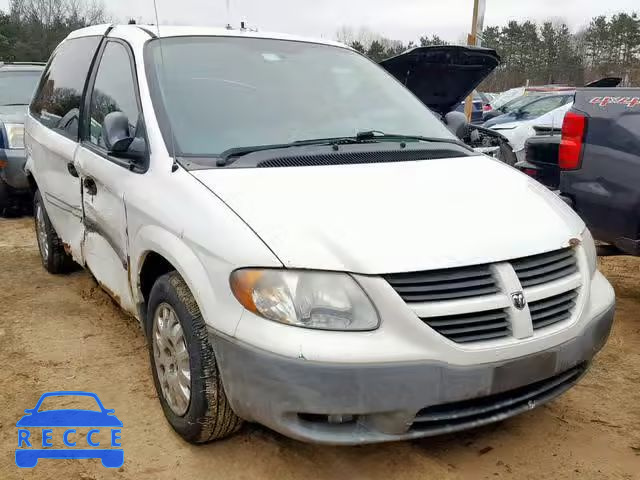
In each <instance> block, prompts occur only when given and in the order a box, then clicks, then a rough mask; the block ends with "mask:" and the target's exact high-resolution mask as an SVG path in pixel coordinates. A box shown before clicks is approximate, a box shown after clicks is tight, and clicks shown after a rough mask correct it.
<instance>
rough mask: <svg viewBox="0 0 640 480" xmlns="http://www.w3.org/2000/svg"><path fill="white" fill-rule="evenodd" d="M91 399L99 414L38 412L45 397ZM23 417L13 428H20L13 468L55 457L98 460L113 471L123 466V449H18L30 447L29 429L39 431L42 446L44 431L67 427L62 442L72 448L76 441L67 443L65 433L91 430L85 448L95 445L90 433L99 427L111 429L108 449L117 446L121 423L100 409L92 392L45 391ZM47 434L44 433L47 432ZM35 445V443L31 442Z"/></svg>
mask: <svg viewBox="0 0 640 480" xmlns="http://www.w3.org/2000/svg"><path fill="white" fill-rule="evenodd" d="M74 396H81V397H91V398H93V399H94V400H95V401H96V403H97V405H98V407H99V409H100V411H97V410H80V409H58V410H45V411H40V407H41V405H42V402H43V401H44V400H45V399H46V398H48V397H74ZM25 413H26V415H25V416H23V417H22V418H21V419H20V420H18V422H17V423H16V426H17V427H19V428H20V430H19V432H18V447H19V448H18V449H16V465H18V466H19V467H22V468H31V467H35V466H36V464H37V463H38V459H40V458H56V459H73V458H99V459H100V460H101V461H102V465H104V466H105V467H109V468H117V467H120V466H122V464H123V463H124V450H123V449H122V448H84V449H83V448H20V447H22V446H24V445H26V446H27V447H31V442H30V441H29V438H30V434H31V433H33V431H32V429H35V428H37V429H40V428H42V429H43V430H42V435H43V440H42V443H43V445H44V444H45V440H48V439H50V438H51V437H50V436H49V437H46V435H48V434H50V432H51V431H49V430H44V429H45V428H46V429H48V428H52V427H68V428H69V430H66V431H65V434H64V443H65V445H67V446H69V447H74V446H75V445H76V442H74V443H69V441H68V432H69V433H75V430H74V428H76V427H77V428H83V427H91V428H92V430H90V431H89V433H88V434H87V443H88V446H98V445H99V444H98V443H95V442H93V440H92V432H94V433H98V432H100V428H108V429H112V430H111V433H112V435H111V438H112V441H111V446H112V447H113V446H114V445H115V446H120V444H119V443H117V441H116V440H117V439H119V438H120V436H119V434H120V430H119V429H120V428H121V427H122V422H121V421H120V420H119V419H118V417H116V416H115V415H114V410H110V409H106V408H104V405H102V402H101V401H100V399H99V398H98V396H97V395H96V394H95V393H90V392H75V391H63V392H49V393H45V394H44V395H42V396H41V397H40V400H38V403H37V404H36V406H35V407H34V408H32V409H27V410H25ZM47 432H48V433H47ZM33 442H34V444H35V440H34V441H33Z"/></svg>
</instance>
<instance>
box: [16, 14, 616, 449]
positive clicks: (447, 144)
mask: <svg viewBox="0 0 640 480" xmlns="http://www.w3.org/2000/svg"><path fill="white" fill-rule="evenodd" d="M381 132H386V134H383V133H381ZM26 145H27V153H28V160H27V165H26V170H27V173H28V176H29V181H30V183H31V186H32V189H33V192H34V206H35V227H36V233H37V239H38V245H39V248H40V253H41V255H42V261H43V264H44V266H45V268H46V269H47V270H48V271H49V272H51V273H62V272H65V271H68V270H69V269H70V268H72V267H73V265H72V263H73V262H75V263H77V264H80V265H82V266H83V267H85V268H86V269H88V270H89V271H90V272H91V273H92V274H93V275H94V276H95V278H96V279H97V281H98V282H99V283H100V284H101V285H102V286H103V287H104V289H105V290H106V291H107V292H108V293H109V294H110V295H111V296H112V297H113V299H114V300H115V301H116V302H118V303H119V304H120V305H121V307H122V308H123V309H124V310H125V311H127V312H128V313H129V314H130V315H132V316H134V317H135V318H137V319H138V320H139V321H140V323H141V325H142V326H143V328H144V331H145V332H146V335H147V338H148V340H149V342H148V343H149V354H150V361H151V364H152V372H153V378H154V381H155V385H156V389H157V391H158V396H159V399H160V402H161V404H162V408H163V410H164V413H165V415H166V417H167V419H168V421H169V422H170V423H171V425H172V427H173V428H174V429H175V430H176V431H177V432H178V433H179V434H180V435H182V437H184V438H185V439H186V440H188V441H190V442H194V443H199V442H206V441H209V440H212V439H217V438H222V437H224V436H226V435H228V434H230V433H232V432H234V431H236V430H237V429H238V428H239V426H240V424H241V423H242V420H243V419H244V420H248V421H255V422H260V423H262V424H264V425H267V426H269V427H271V428H272V429H274V430H277V431H279V432H281V433H283V434H285V435H288V436H290V437H293V438H297V439H301V440H308V441H315V442H323V443H331V444H359V443H369V442H379V441H389V440H398V439H408V438H415V437H422V436H427V435H435V434H440V433H444V432H452V431H457V430H462V429H466V428H470V427H475V426H478V425H483V424H487V423H490V422H495V421H498V420H502V419H504V418H507V417H510V416H512V415H515V414H517V413H520V412H524V411H527V410H529V409H531V408H533V407H535V406H537V405H540V404H542V403H544V402H547V401H549V400H551V399H553V398H555V397H556V396H557V395H559V394H561V393H562V392H564V391H566V390H567V389H568V388H570V387H571V386H572V385H574V384H575V383H576V382H577V381H578V380H579V379H580V377H581V376H582V375H583V374H584V373H585V371H586V370H587V368H588V366H589V363H590V361H591V359H592V358H593V356H594V355H595V354H596V352H597V351H598V350H600V348H601V347H602V346H603V344H604V343H605V341H606V339H607V336H608V334H609V330H610V328H611V324H612V319H613V312H614V304H615V298H614V293H613V290H612V288H611V286H610V285H609V283H608V282H607V280H606V279H605V278H604V277H603V276H602V274H600V273H599V272H598V270H597V264H596V252H595V248H594V244H593V240H592V238H591V235H590V234H589V231H588V230H587V229H586V228H585V225H584V223H583V222H582V221H581V220H580V218H578V216H577V215H576V214H575V213H573V212H572V211H571V209H570V208H569V207H568V206H566V205H565V204H564V203H563V202H562V201H561V200H560V199H558V198H557V197H556V196H555V195H553V194H552V193H551V192H549V191H547V190H546V189H545V188H544V187H543V186H541V185H540V184H538V183H537V182H535V181H534V180H531V179H530V178H529V177H527V176H526V175H524V174H521V173H520V172H518V171H516V170H515V169H513V168H510V167H507V166H505V165H503V164H501V163H500V162H498V161H496V160H493V159H490V158H488V157H485V156H482V155H479V154H477V153H475V152H473V151H472V150H470V149H469V148H468V147H466V146H464V145H462V144H461V143H460V142H459V141H458V140H457V139H456V138H454V136H453V135H452V134H451V133H450V132H449V131H448V129H447V128H446V127H445V125H443V124H442V123H441V122H440V120H438V119H437V118H436V117H435V116H434V114H432V113H431V112H430V111H429V110H428V109H427V108H426V107H425V106H424V105H423V104H422V103H421V102H419V101H418V100H417V99H416V98H415V97H414V96H413V95H412V94H411V93H410V92H409V91H408V90H406V89H405V88H404V87H403V86H402V85H401V84H400V83H398V82H397V81H396V80H394V79H393V78H392V77H391V76H390V75H389V74H387V73H386V72H385V71H384V70H383V69H381V68H380V67H379V66H377V65H376V64H374V63H372V62H371V61H369V60H368V59H366V58H365V57H363V56H362V55H360V54H358V53H357V52H355V51H353V50H351V49H349V48H347V47H345V46H344V45H341V44H337V43H331V42H328V41H324V40H310V39H305V38H297V37H292V36H286V35H274V34H268V33H258V32H250V31H244V30H226V29H212V28H195V27H161V28H160V30H159V31H158V29H157V27H146V26H137V25H128V26H115V27H111V26H94V27H89V28H86V29H83V30H78V31H76V32H73V33H72V34H70V35H69V36H68V37H67V38H66V39H65V40H64V41H63V42H62V43H61V44H60V46H59V47H58V48H57V49H56V51H55V52H54V53H53V55H52V58H51V60H50V61H49V64H48V66H47V68H46V71H45V72H44V75H43V79H42V82H41V84H40V87H39V88H38V91H37V92H36V95H35V97H34V99H33V101H32V104H31V106H30V113H29V115H28V119H27V124H26ZM72 261H73V262H72ZM108 374H109V376H110V381H112V382H116V383H117V382H118V372H108ZM125 391H126V389H125V388H123V392H125Z"/></svg>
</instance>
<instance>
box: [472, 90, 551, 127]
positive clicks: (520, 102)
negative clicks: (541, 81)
mask: <svg viewBox="0 0 640 480" xmlns="http://www.w3.org/2000/svg"><path fill="white" fill-rule="evenodd" d="M540 95H542V94H533V95H526V96H521V97H516V98H513V99H511V100H509V101H508V102H506V103H505V104H504V105H502V106H500V107H496V108H493V107H492V108H491V110H486V111H485V112H484V113H483V114H482V120H483V121H484V122H488V121H489V120H491V119H492V118H496V117H499V116H500V115H504V114H505V113H510V112H512V111H513V110H517V109H518V108H520V107H522V106H524V105H526V104H527V103H530V102H532V101H533V100H535V99H536V98H538V97H539V96H540Z"/></svg>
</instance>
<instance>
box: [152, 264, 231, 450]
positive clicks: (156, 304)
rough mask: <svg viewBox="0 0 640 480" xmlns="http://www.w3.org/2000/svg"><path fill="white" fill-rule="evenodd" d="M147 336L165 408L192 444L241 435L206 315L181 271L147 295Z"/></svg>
mask: <svg viewBox="0 0 640 480" xmlns="http://www.w3.org/2000/svg"><path fill="white" fill-rule="evenodd" d="M146 333H147V338H148V343H149V355H150V360H151V370H152V373H153V381H154V383H155V387H156V391H157V392H158V396H159V398H160V403H161V405H162V410H163V411H164V414H165V417H166V418H167V420H168V421H169V423H170V424H171V426H172V427H173V429H174V430H175V431H176V432H177V433H178V434H180V436H182V438H184V439H185V440H187V441H188V442H191V443H204V442H208V441H211V440H216V439H220V438H223V437H226V436H228V435H230V434H232V433H234V432H235V431H237V430H238V429H239V428H240V426H241V425H242V420H241V419H240V418H239V417H238V416H237V415H236V414H235V413H234V411H233V410H232V409H231V406H230V404H229V401H228V399H227V396H226V394H225V391H224V387H223V385H222V379H221V378H220V372H219V371H218V365H217V362H216V358H215V354H214V352H213V348H212V347H211V343H210V342H209V337H208V334H207V329H206V327H205V323H204V320H203V318H202V314H201V313H200V309H199V308H198V305H197V304H196V301H195V299H194V298H193V295H192V294H191V292H190V290H189V287H187V284H186V283H185V282H184V280H183V279H182V277H181V276H180V275H179V274H178V273H177V272H170V273H167V274H165V275H163V276H161V277H160V278H159V279H158V280H157V281H156V283H155V284H154V286H153V288H152V289H151V294H150V296H149V304H148V308H147V321H146Z"/></svg>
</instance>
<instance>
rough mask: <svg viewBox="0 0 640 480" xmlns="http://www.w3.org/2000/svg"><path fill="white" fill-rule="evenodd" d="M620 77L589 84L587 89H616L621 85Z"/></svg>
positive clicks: (606, 78)
mask: <svg viewBox="0 0 640 480" xmlns="http://www.w3.org/2000/svg"><path fill="white" fill-rule="evenodd" d="M620 82H622V78H620V77H604V78H601V79H600V80H596V81H594V82H591V83H587V84H586V85H585V88H615V87H617V86H618V85H620Z"/></svg>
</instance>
